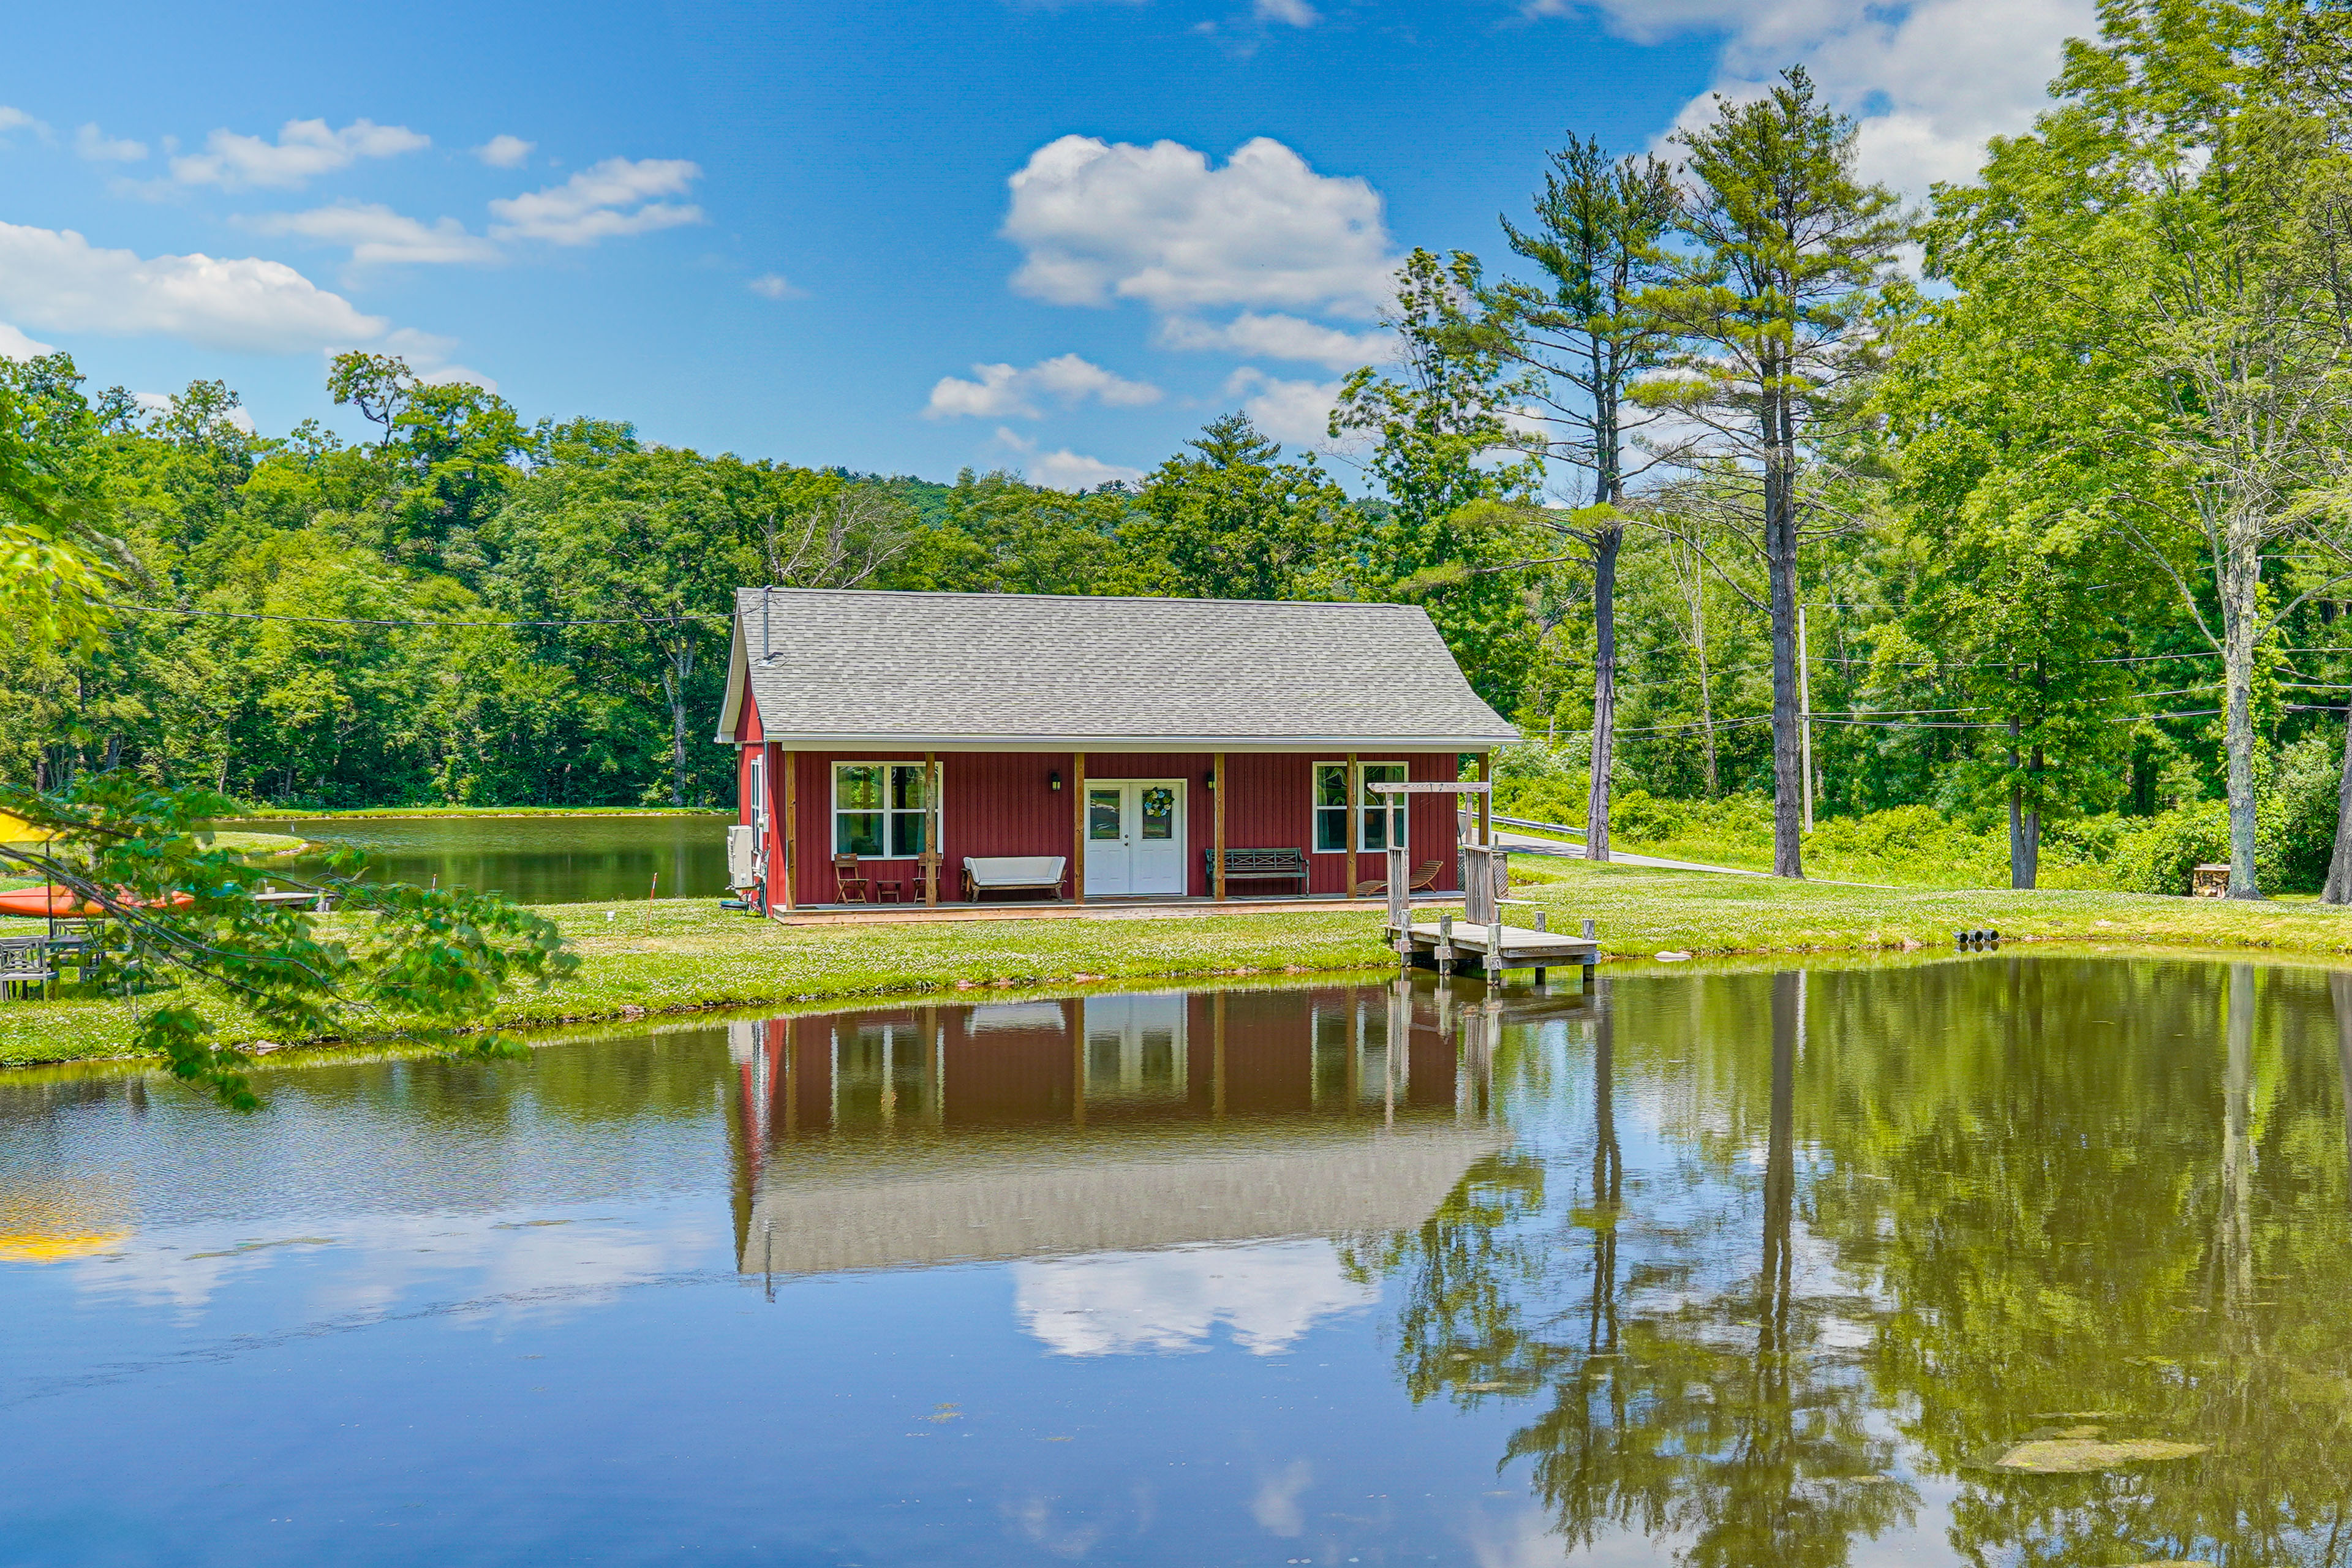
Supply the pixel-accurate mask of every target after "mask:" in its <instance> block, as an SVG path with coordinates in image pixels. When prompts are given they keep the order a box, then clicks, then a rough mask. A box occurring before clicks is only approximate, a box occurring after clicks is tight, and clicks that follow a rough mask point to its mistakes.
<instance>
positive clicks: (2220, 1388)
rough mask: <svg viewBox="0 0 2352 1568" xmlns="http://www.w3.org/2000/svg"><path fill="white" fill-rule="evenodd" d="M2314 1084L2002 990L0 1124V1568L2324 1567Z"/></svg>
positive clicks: (376, 1083) (2222, 1026)
mask: <svg viewBox="0 0 2352 1568" xmlns="http://www.w3.org/2000/svg"><path fill="white" fill-rule="evenodd" d="M2332 987H2333V988H2332ZM2347 1075H2352V988H2347V981H2346V979H2343V978H2339V979H2336V980H2334V981H2332V982H2331V979H2330V977H2329V976H2327V975H2326V974H2324V973H2315V972H2305V971H2297V970H2293V969H2284V968H2256V967H2254V966H2251V965H2243V964H2230V963H2207V962H2203V961H2199V960H2188V959H2168V960H2143V959H2136V958H2135V959H2122V958H2100V957H2091V956H2078V957H2053V956H2033V957H2027V956H2021V955H2016V954H2012V953H2002V954H1997V955H1994V954H1989V955H1984V956H1981V957H1965V958H1953V959H1946V960H1942V961H1939V962H1934V963H1919V962H1909V963H1885V964H1878V965H1863V966H1853V967H1846V968H1837V967H1816V968H1813V969H1812V970H1811V972H1810V973H1799V972H1787V973H1720V972H1719V973H1692V972H1678V973H1667V974H1664V975H1660V976H1654V977H1638V976H1636V977H1626V978H1618V979H1609V980H1604V981H1603V982H1602V983H1601V984H1600V985H1599V986H1598V987H1597V988H1596V989H1595V990H1594V991H1593V992H1592V993H1591V994H1581V993H1579V992H1577V991H1575V990H1573V989H1572V988H1571V989H1569V990H1566V991H1559V990H1557V989H1556V992H1555V994H1537V993H1533V992H1530V991H1528V989H1526V988H1524V987H1514V988H1512V989H1511V990H1509V991H1507V992H1505V993H1503V994H1500V995H1499V996H1497V997H1496V998H1494V999H1493V1000H1491V1001H1490V1000H1489V999H1488V997H1487V994H1486V992H1485V991H1484V989H1483V988H1482V987H1480V986H1478V985H1477V984H1472V983H1467V982H1462V983H1452V984H1444V985H1441V984H1439V983H1436V982H1433V981H1432V980H1431V979H1429V978H1427V977H1423V978H1421V979H1418V980H1416V981H1414V982H1412V983H1411V984H1408V985H1405V986H1403V987H1402V988H1393V987H1391V986H1388V985H1383V984H1370V985H1363V986H1344V985H1329V984H1326V985H1313V986H1297V987H1289V988H1269V987H1257V988H1241V989H1230V990H1223V991H1196V992H1192V993H1189V994H1187V993H1175V992H1171V993H1165V994H1118V993H1112V994H1096V995H1089V996H1087V997H1085V998H1082V999H1080V998H1071V999H1062V1000H1035V999H1015V1000H1007V1001H1003V1002H997V1003H993V1004H982V1005H946V1004H941V1005H916V1006H905V1007H897V1008H887V1009H873V1010H866V1011H861V1012H841V1013H833V1014H824V1015H803V1016H797V1017H792V1018H784V1019H775V1020H768V1021H761V1022H736V1023H727V1024H718V1025H712V1026H700V1027H690V1028H679V1029H673V1030H665V1031H663V1032H659V1033H655V1034H648V1035H640V1036H636V1037H626V1038H609V1039H598V1040H593V1041H587V1042H579V1043H569V1044H560V1045H551V1046H548V1047H544V1048H541V1049H540V1050H538V1051H536V1052H535V1053H534V1054H533V1055H532V1057H531V1058H530V1059H529V1060H527V1061H516V1062H499V1063H482V1062H453V1061H448V1060H444V1059H437V1058H436V1059H427V1060H403V1061H377V1062H366V1063H358V1064H349V1065H336V1066H320V1067H310V1068H282V1069H278V1070H272V1071H269V1072H267V1073H265V1074H264V1075H263V1076H262V1088H263V1089H264V1090H265V1092H266V1094H267V1095H268V1102H269V1103H268V1110H266V1111H265V1112H263V1113H262V1114H260V1115H259V1116H257V1117H255V1118H252V1119H247V1120H236V1119H233V1118H231V1117H230V1116H228V1115H226V1114H225V1113H223V1112H221V1111H218V1110H214V1109H211V1108H209V1107H208V1106H206V1105H205V1104H203V1103H200V1102H198V1101H196V1100H194V1099H193V1098H192V1097H191V1096H189V1095H187V1094H186V1093H184V1092H183V1091H179V1090H177V1089H172V1088H170V1087H167V1086H166V1085H165V1084H163V1082H162V1081H160V1080H155V1079H140V1078H125V1077H112V1078H109V1077H104V1076H98V1075H92V1074H88V1073H85V1074H83V1075H81V1076H74V1075H70V1074H66V1075H60V1074H56V1073H52V1074H50V1075H48V1076H47V1077H44V1078H42V1079H37V1080H34V1079H25V1080H16V1081H10V1080H5V1079H0V1258H5V1261H0V1321H5V1322H6V1323H7V1324H8V1325H9V1332H8V1342H9V1344H10V1346H11V1347H12V1354H11V1356H10V1357H9V1358H8V1361H7V1363H6V1364H5V1371H4V1372H0V1405H5V1429H6V1431H7V1432H8V1434H9V1439H10V1440H9V1443H8V1450H9V1465H8V1468H9V1484H8V1486H7V1487H6V1488H5V1491H0V1562H5V1563H41V1564H45V1565H49V1568H54V1565H58V1564H82V1563H149V1562H170V1563H224V1564H226V1563H236V1564H256V1563H288V1564H295V1563H301V1564H310V1563H323V1562H334V1563H368V1564H373V1563H384V1564H406V1563H417V1564H425V1563H432V1564H442V1563H453V1562H523V1561H530V1562H559V1561H563V1562H569V1561H593V1562H599V1563H635V1562H648V1561H653V1560H656V1559H660V1560H664V1561H677V1560H684V1561H692V1562H714V1563H755V1562H756V1563H796V1564H798V1563H807V1564H818V1563H823V1564H856V1565H863V1568H875V1565H880V1564H911V1563H926V1564H928V1563H983V1562H984V1563H998V1562H1003V1563H1032V1562H1079V1563H1140V1564H1187V1565H1191V1564H1203V1563H1285V1564H1288V1563H1428V1562H1440V1563H1467V1562H1477V1563H1505V1564H1507V1563H1555V1562H1559V1561H1562V1560H1567V1561H1570V1562H1577V1563H1596V1564H1597V1563H1628V1562H1635V1561H1652V1560H1661V1559H1668V1558H1672V1559H1675V1560H1682V1561H1687V1562H1690V1563H1704V1564H1719V1565H1724V1568H1747V1565H1751V1564H1752V1565H1757V1568H1762V1565H1765V1564H1773V1565H1780V1564H1820V1565H1836V1564H1844V1563H1854V1564H1862V1563H1885V1562H1903V1563H1978V1564H1983V1563H2003V1564H2008V1563H2053V1564H2054V1563H2081V1564H2084V1565H2086V1568H2105V1565H2116V1564H2127V1563H2155V1562H2182V1561H2190V1560H2195V1561H2202V1562H2205V1563H2212V1564H2216V1565H2221V1564H2231V1565H2235V1564H2240V1563H2246V1564H2252V1563H2286V1562H2293V1563H2305V1564H2319V1563H2342V1562H2344V1561H2345V1558H2346V1554H2347V1551H2352V1521H2347V1519H2346V1518H2345V1510H2346V1507H2347V1499H2346V1493H2347V1481H2346V1479H2345V1477H2346V1474H2347V1464H2346V1457H2347V1448H2346V1443H2347V1438H2346V1436H2345V1434H2346V1432H2347V1421H2348V1420H2352V1318H2347V1314H2346V1312H2345V1311H2344V1309H2343V1302H2344V1301H2345V1300H2346V1299H2347V1296H2352V1245H2347V1243H2352V1180H2347V1123H2346V1120H2345V1103H2346V1101H2345V1084H2346V1081H2347Z"/></svg>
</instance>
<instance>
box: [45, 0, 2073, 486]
mask: <svg viewBox="0 0 2352 1568" xmlns="http://www.w3.org/2000/svg"><path fill="white" fill-rule="evenodd" d="M2089 26H2090V21H2089V16H2088V7H2087V6H2086V5H2083V4H2081V3H2079V0H2065V3H2063V4H2044V3H2042V0H1916V3H1915V4H1910V5H1871V4H1863V3H1860V0H1591V3H1589V4H1587V3H1582V0H1458V3H1446V0H1422V3H1418V4H1405V3H1400V0H1360V3H1349V0H1218V3H1209V0H1094V3H1072V4H1063V5H1025V4H1008V3H1005V0H965V3H962V4H937V5H879V4H869V5H814V4H771V5H751V4H734V5H722V4H701V5H691V4H677V5H666V6H664V5H609V4H598V3H596V0H575V3H573V4H570V5H561V6H559V5H516V4H504V5H501V4H484V3H474V4H466V5H450V4H437V3H436V4H415V3H411V4H408V5H400V6H373V7H347V6H318V5H300V6H296V5H279V4H247V5H240V6H237V7H234V8H232V7H224V6H202V7H192V6H188V5H184V4H178V5H157V4H149V3H147V0H133V3H130V4H117V5H110V6H107V7H103V8H100V7H92V8H89V10H84V9H83V8H81V7H79V6H65V5H49V6H45V7H38V8H35V7H19V8H17V10H16V13H15V14H14V15H12V17H11V34H12V37H11V39H10V47H8V49H7V51H6V54H5V58H0V353H5V352H13V353H18V354H21V353H26V352H31V351H32V350H33V349H34V348H35V347H37V346H40V345H53V346H56V347H59V348H64V349H67V350H69V351H71V352H72V353H73V354H74V355H75V357H76V359H77V361H78V362H79V364H80V365H81V367H82V369H83V370H84V371H85V372H86V373H87V374H89V378H90V381H91V383H92V384H93V385H94V386H103V385H107V384H115V383H120V384H124V385H128V386H130V387H131V388H133V389H134V390H137V391H141V392H148V393H160V392H165V391H169V390H172V389H173V388H176V387H178V386H180V385H182V384H185V383H186V382H187V381H188V380H189V379H191V378H192V377H196V376H218V377H221V378H224V379H226V381H228V382H229V384H231V385H233V386H235V387H236V388H237V389H238V390H239V391H240V392H242V393H243V394H244V395H245V399H246V402H247V406H248V408H249V409H250V410H251V413H252V416H253V418H254V420H255V421H256V423H257V426H259V428H260V429H262V430H263V431H264V432H265V433H275V432H278V431H282V430H284V429H286V428H287V427H289V426H291V425H293V424H294V423H295V422H297V421H299V420H300V419H302V418H304V417H306V416H319V417H320V418H322V419H324V420H326V421H327V422H328V423H330V424H331V425H334V426H338V427H340V428H341V429H343V430H344V431H345V432H346V433H356V431H357V428H358V425H357V421H356V420H354V419H353V418H352V417H351V416H350V414H349V412H348V411H346V410H338V409H335V408H333V407H332V406H331V405H330V404H329V403H328V401H327V398H326V395H325V393H324V390H323V381H324V374H323V371H324V363H325V356H326V355H327V354H328V353H332V352H333V351H334V350H336V349H338V348H344V347H354V346H358V347H367V348H373V349H376V350H379V351H383V352H397V353H404V354H405V355H406V356H407V357H409V358H410V360H411V361H412V363H415V364H416V365H417V366H418V367H419V368H420V369H422V370H425V371H426V372H427V373H428V374H435V375H442V376H467V377H470V378H473V379H477V380H481V381H484V382H486V383H488V384H494V385H495V386H496V387H497V389H498V390H499V393H500V394H501V395H504V396H506V397H508V398H509V399H510V400H511V401H512V402H514V404H515V405H517V407H518V408H519V409H520V411H521V413H522V414H523V416H525V417H526V418H537V417H539V416H557V417H569V416H574V415H581V414H591V415H596V416H604V417H611V418H625V419H631V420H634V421H635V423H636V424H637V426H639V428H640V429H641V430H642V431H643V432H644V433H645V434H646V436H647V437H649V438H652V439H655V440H658V441H662V442H666V443H670V444H675V445H681V446H692V447H699V448H701V449H704V450H709V451H717V450H733V451H736V452H740V453H741V454H743V455H745V456H747V457H771V458H781V459H784V460H788V461H792V462H797V463H808V464H831V463H843V464H846V465H848V466H850V467H852V468H860V469H873V470H879V471H882V472H887V473H918V474H921V475H925V476H927V477H931V478H940V479H944V478H949V477H951V476H952V475H953V474H954V472H955V471H956V470H957V469H958V468H962V467H965V466H967V465H969V466H971V467H975V468H994V467H1006V468H1021V469H1023V470H1024V471H1026V472H1028V473H1029V474H1030V475H1031V476H1032V477H1033V478H1036V479H1040V480H1042V481H1044V482H1050V483H1060V484H1065V485H1075V484H1081V483H1087V482H1091V481H1094V480H1098V479H1103V478H1108V477H1113V476H1116V475H1118V474H1119V473H1122V472H1131V471H1134V470H1138V469H1142V468H1150V466H1151V465H1152V464H1154V463H1155V462H1157V461H1158V460H1159V459H1160V458H1162V457H1164V456H1166V455H1167V454H1168V453H1169V452H1171V451H1172V450H1174V449H1175V448H1176V447H1178V446H1179V445H1180V444H1181V442H1182V441H1183V440H1184V439H1185V437H1187V436H1189V435H1191V434H1192V433H1193V432H1194V431H1196V430H1197V429H1198V427H1199V426H1201V425H1202V423H1203V422H1204V421H1205V420H1207V419H1208V418H1210V417H1212V416H1214V415H1216V414H1218V413H1221V412H1223V411H1224V410H1226V409H1229V408H1233V407H1239V406H1245V407H1247V408H1249V409H1250V410H1251V412H1252V413H1253V414H1254V415H1255V416H1257V417H1258V418H1259V420H1260V422H1261V424H1263V425H1264V426H1266V427H1267V428H1268V429H1269V430H1272V431H1274V432H1275V433H1276V434H1278V435H1281V436H1284V437H1286V438H1288V439H1290V440H1292V441H1294V442H1298V441H1304V440H1308V439H1312V438H1314V436H1315V432H1316V431H1317V430H1318V429H1319V426H1320V422H1321V421H1320V413H1321V410H1322V409H1323V408H1324V407H1326V406H1328V396H1329V389H1330V387H1331V386H1332V385H1333V384H1335V383H1336V381H1337V379H1338V378H1339V375H1340V374H1343V372H1344V371H1345V369H1346V368H1347V367H1348V366H1349V364H1350V363H1357V362H1358V361H1360V358H1362V357H1363V356H1364V355H1365V354H1367V353H1377V352H1378V350H1379V339H1378V332H1377V322H1376V321H1375V319H1374V317H1375V316H1376V313H1377V309H1378V304H1379V297H1380V292H1381V282H1382V279H1383V278H1384V276H1385V273H1386V270H1387V268H1389V267H1390V266H1391V265H1392V264H1393V261H1394V259H1395V258H1396V257H1397V256H1398V255H1399V254H1401V253H1402V251H1403V250H1404V249H1407V248H1409V247H1412V246H1415V245H1421V246H1427V247H1432V248H1438V249H1445V248H1454V247H1460V248H1465V249H1471V250H1475V251H1476V252H1478V253H1479V254H1481V255H1482V256H1485V257H1486V258H1488V259H1489V261H1490V263H1494V264H1497V265H1499V264H1502V263H1504V262H1505V261H1507V254H1506V253H1505V252H1504V249H1503V247H1502V246H1501V245H1500V243H1499V234H1498V231H1497V229H1496V214H1497V213H1498V212H1508V213H1511V214H1513V215H1514V216H1517V215H1519V214H1521V213H1523V212H1524V210H1525V205H1526V201H1527V196H1528V191H1529V190H1530V189H1531V188H1532V187H1533V186H1535V185H1536V184H1538V182H1539V180H1540V177H1541V171H1542V162H1543V156H1544V153H1545V152H1546V151H1547V150H1548V149H1549V148H1551V147H1554V146H1556V145H1558V143H1559V141H1560V139H1561V138H1562V137H1563V135H1564V134H1566V133H1567V132H1570V131H1574V132H1580V133H1583V134H1590V135H1597V136H1599V137H1601V139H1602V140H1603V141H1604V142H1607V143H1609V144H1610V145H1612V147H1616V148H1620V149H1623V150H1628V151H1633V150H1640V149H1643V148H1646V147H1651V146H1654V145H1655V144H1657V143H1658V142H1659V140H1660V138H1662V137H1663V136H1664V134H1666V133H1667V132H1669V131H1670V130H1671V129H1672V128H1673V126H1674V125H1675V123H1676V122H1677V121H1678V120H1681V119H1685V118H1687V117H1688V116H1691V115H1694V114H1696V113H1698V112H1702V111H1703V110H1704V108H1705V105H1706V101H1707V96H1706V95H1707V94H1708V93H1709V92H1710V91H1711V90H1727V91H1731V92H1735V93H1736V92H1738V91H1739V90H1741V89H1743V88H1745V87H1747V86H1749V85H1751V84H1753V83H1755V82H1757V81H1759V80H1761V79H1765V78H1767V77H1769V75H1770V74H1771V73H1772V72H1773V71H1774V70H1776V69H1778V68H1780V66H1783V65H1785V64H1788V63H1790V61H1793V60H1799V59H1802V60H1805V61H1807V62H1808V63H1809V64H1810V65H1811V68H1813V69H1814V71H1815V74H1816V76H1817V77H1818V78H1819V79H1821V81H1822V84H1823V86H1824V88H1825V89H1826V90H1827V91H1828V92H1829V94H1830V95H1831V96H1832V99H1833V100H1835V101H1837V102H1838V103H1839V104H1840V106H1841V107H1843V108H1844V109H1846V110H1849V111H1850V112H1853V113H1854V114H1856V115H1857V116H1860V117H1861V118H1862V121H1863V132H1864V136H1863V157H1864V164H1865V167H1866V169H1867V171H1868V172H1870V173H1871V174H1874V175H1876V176H1877V177H1881V178H1884V179H1886V180H1888V181H1890V182H1891V183H1893V184H1896V185H1898V186H1899V187H1901V188H1904V189H1906V191H1910V192H1913V193H1915V194H1916V193H1921V192H1924V190H1925V188H1926V185H1927V182H1928V181H1929V180H1931V179H1934V178H1941V177H1951V176H1954V175H1958V174H1966V173H1967V172H1968V171H1969V169H1970V168H1971V167H1972V166H1973V164H1974V161H1975V158H1976V155H1977V150H1978V149H1979V148H1980V146H1981V144H1982V142H1983V139H1984V137H1985V136H1986V135H1987V134H1990V133H1994V132H2005V131H2013V130H2017V129H2021V128H2022V127H2023V126H2024V125H2025V123H2026V122H2027V121H2028V120H2029V119H2030V116H2031V114H2032V111H2033V110H2034V108H2035V107H2036V105H2037V104H2038V102H2039V100H2040V97H2041V91H2042V84H2043V82H2044V81H2045V80H2046V79H2048V77H2049V76H2050V75H2051V74H2053V71H2054V69H2055V67H2056V62H2057V49H2058V43H2059V40H2060V39H2061V38H2062V37H2064V36H2065V35H2067V34H2069V33H2080V32H2084V31H2086V30H2087V29H2088V27H2089ZM1333 460H1334V466H1335V467H1337V468H1339V469H1340V470H1341V471H1342V472H1343V473H1344V472H1345V470H1346V467H1347V463H1346V457H1345V454H1344V453H1342V454H1338V455H1335V458H1334V459H1333Z"/></svg>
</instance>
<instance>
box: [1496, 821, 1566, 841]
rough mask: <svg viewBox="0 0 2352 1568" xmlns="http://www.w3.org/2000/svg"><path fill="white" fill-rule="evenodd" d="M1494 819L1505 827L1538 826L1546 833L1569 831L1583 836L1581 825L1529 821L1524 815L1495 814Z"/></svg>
mask: <svg viewBox="0 0 2352 1568" xmlns="http://www.w3.org/2000/svg"><path fill="white" fill-rule="evenodd" d="M1494 820H1495V821H1496V822H1498V823H1500V824H1502V825H1503V826H1505V827H1538V828H1541V829H1542V830H1543V831H1544V832H1546V833H1569V834H1573V835H1575V836H1576V837H1579V838H1581V837H1584V829H1582V828H1581V827H1570V826H1566V825H1565V824H1562V823H1558V822H1530V821H1529V820H1528V819H1527V818H1526V817H1524V816H1497V817H1496V818H1495V819H1494Z"/></svg>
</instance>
